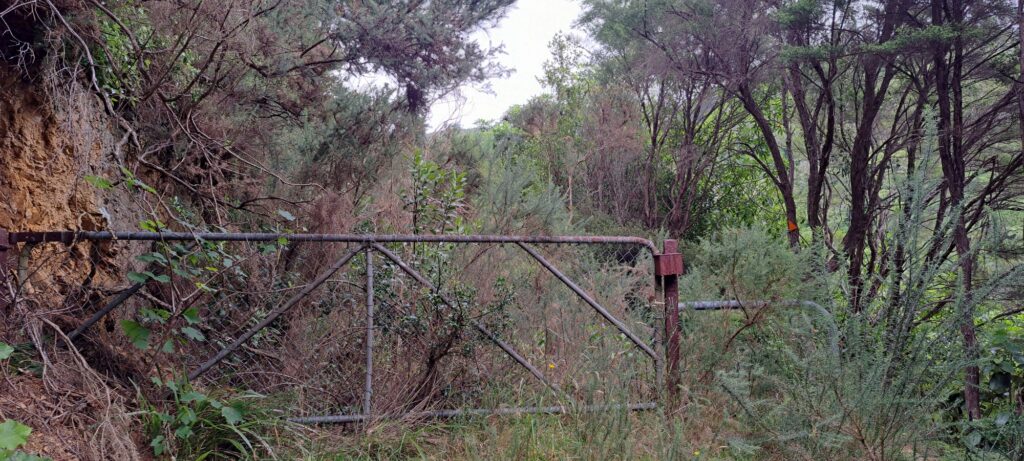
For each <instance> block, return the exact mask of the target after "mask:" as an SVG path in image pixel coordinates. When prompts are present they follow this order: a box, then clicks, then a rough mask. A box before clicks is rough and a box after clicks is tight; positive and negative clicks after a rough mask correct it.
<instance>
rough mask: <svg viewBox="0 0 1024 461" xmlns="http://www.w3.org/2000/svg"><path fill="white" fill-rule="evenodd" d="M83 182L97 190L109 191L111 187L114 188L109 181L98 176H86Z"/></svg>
mask: <svg viewBox="0 0 1024 461" xmlns="http://www.w3.org/2000/svg"><path fill="white" fill-rule="evenodd" d="M85 182H87V183H89V184H90V185H92V187H95V188H97V189H110V188H111V187H114V184H113V183H111V182H110V181H109V180H107V179H106V178H102V177H99V176H86V177H85Z"/></svg>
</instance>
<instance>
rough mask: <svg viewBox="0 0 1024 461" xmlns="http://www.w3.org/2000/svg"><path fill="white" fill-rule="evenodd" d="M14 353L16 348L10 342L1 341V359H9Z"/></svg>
mask: <svg viewBox="0 0 1024 461" xmlns="http://www.w3.org/2000/svg"><path fill="white" fill-rule="evenodd" d="M13 353H14V348H13V347H11V345H10V344H7V343H3V342H0V360H7V359H9V358H11V354H13Z"/></svg>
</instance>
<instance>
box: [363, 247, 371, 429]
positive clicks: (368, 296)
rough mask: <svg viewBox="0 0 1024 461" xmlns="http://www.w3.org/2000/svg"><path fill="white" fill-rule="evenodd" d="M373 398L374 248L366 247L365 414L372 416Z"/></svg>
mask: <svg viewBox="0 0 1024 461" xmlns="http://www.w3.org/2000/svg"><path fill="white" fill-rule="evenodd" d="M372 398H373V250H371V249H370V248H366V388H365V390H364V391H363V414H364V415H366V416H368V417H369V416H370V415H372V414H373V412H372V411H371V408H372V407H371V403H372Z"/></svg>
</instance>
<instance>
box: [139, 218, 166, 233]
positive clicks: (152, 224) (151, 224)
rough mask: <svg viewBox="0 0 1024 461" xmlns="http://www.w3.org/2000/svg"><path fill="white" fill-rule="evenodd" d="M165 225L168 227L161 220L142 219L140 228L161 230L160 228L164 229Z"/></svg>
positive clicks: (150, 230) (151, 230) (153, 230)
mask: <svg viewBox="0 0 1024 461" xmlns="http://www.w3.org/2000/svg"><path fill="white" fill-rule="evenodd" d="M164 227H166V226H165V225H164V223H162V222H160V221H158V220H153V219H143V220H142V221H139V228H140V229H142V230H144V231H149V232H160V229H162V228H164Z"/></svg>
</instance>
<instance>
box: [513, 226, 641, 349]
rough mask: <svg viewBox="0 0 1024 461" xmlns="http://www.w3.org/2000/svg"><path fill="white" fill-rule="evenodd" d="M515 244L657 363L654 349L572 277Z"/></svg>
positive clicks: (528, 248) (528, 249) (518, 243)
mask: <svg viewBox="0 0 1024 461" xmlns="http://www.w3.org/2000/svg"><path fill="white" fill-rule="evenodd" d="M516 245H519V247H520V248H522V249H523V250H524V251H526V252H527V253H529V254H530V256H533V259H536V260H537V262H539V263H540V265H542V266H544V268H545V269H547V270H548V271H549V272H551V273H552V274H554V276H555V277H556V278H558V280H561V281H562V283H563V284H565V286H567V287H569V289H570V290H572V291H573V292H574V293H576V296H579V297H580V299H582V300H583V301H585V302H586V303H587V304H589V305H590V307H592V308H594V310H595V311H597V313H598V314H601V317H604V319H605V320H607V321H608V323H611V324H612V325H614V326H615V328H618V329H619V331H620V332H621V333H622V334H624V335H626V337H627V338H629V340H630V341H632V342H633V344H635V345H636V347H639V348H640V350H642V351H644V353H645V354H647V355H648V356H650V357H651V359H653V360H654V362H655V363H658V361H659V360H658V354H657V353H656V352H654V349H652V348H651V346H648V345H647V343H645V342H643V341H642V340H641V339H640V338H638V337H637V336H636V335H635V334H633V332H632V331H630V330H629V328H628V327H627V326H626V324H624V323H622V321H621V320H619V319H617V318H615V316H614V315H612V314H611V312H608V310H607V309H605V308H604V307H601V305H600V304H598V303H597V301H596V300H595V299H594V298H593V297H592V296H590V295H589V294H587V292H586V291H583V289H582V288H580V286H579V285H577V284H576V282H573V281H572V279H570V278H569V277H567V276H566V275H565V274H564V273H562V271H560V270H558V268H557V267H555V266H554V265H553V264H551V263H550V262H548V260H547V259H545V258H544V256H541V254H540V253H538V252H537V250H534V249H533V248H530V247H529V246H526V245H525V244H523V243H522V242H516Z"/></svg>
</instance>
